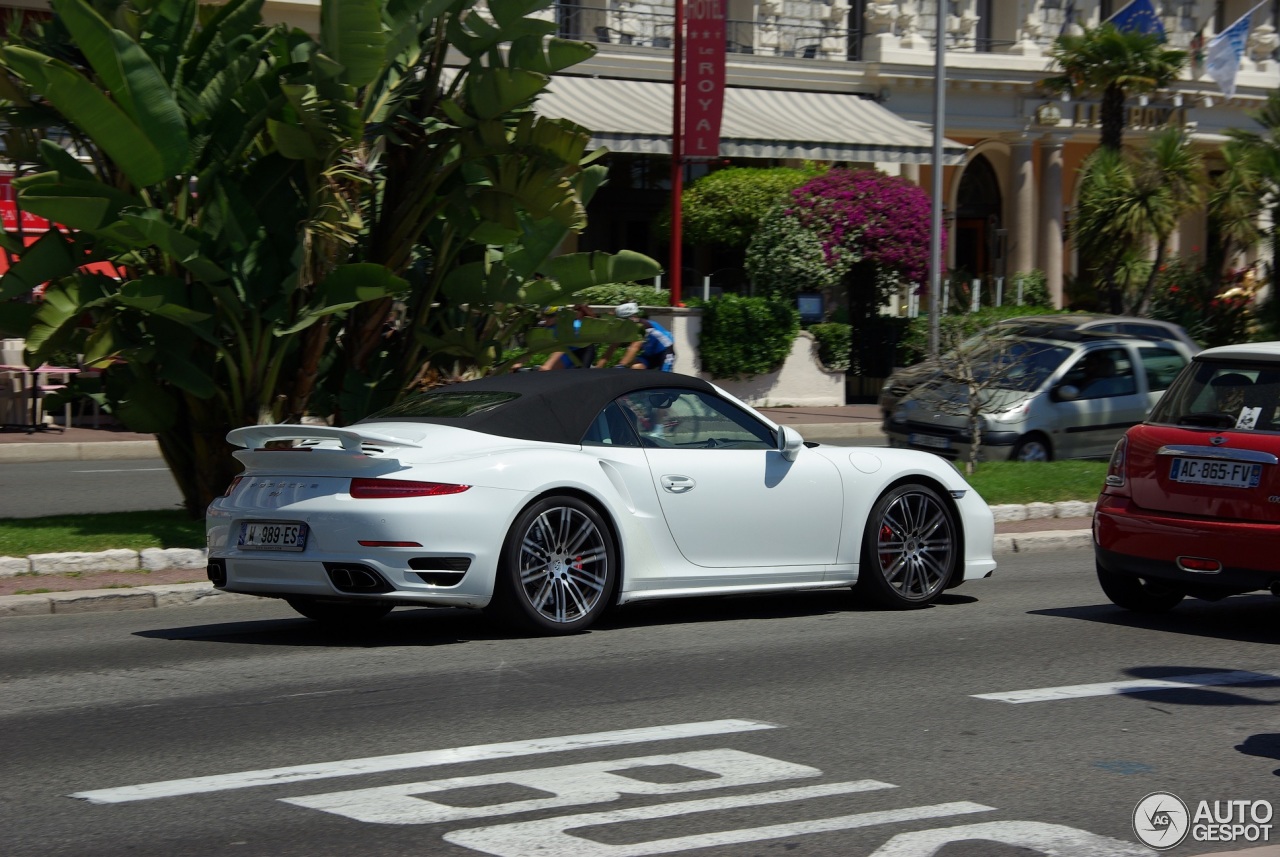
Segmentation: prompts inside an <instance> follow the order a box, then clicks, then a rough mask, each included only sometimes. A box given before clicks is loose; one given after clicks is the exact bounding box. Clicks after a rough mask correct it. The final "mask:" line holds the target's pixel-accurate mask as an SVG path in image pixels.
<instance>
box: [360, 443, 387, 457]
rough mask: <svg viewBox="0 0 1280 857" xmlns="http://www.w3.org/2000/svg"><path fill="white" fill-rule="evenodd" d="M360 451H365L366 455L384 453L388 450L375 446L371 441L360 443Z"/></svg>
mask: <svg viewBox="0 0 1280 857" xmlns="http://www.w3.org/2000/svg"><path fill="white" fill-rule="evenodd" d="M360 451H361V452H363V453H364V454H365V455H382V454H383V453H384V452H386V450H385V449H383V448H382V447H380V446H374V445H373V444H371V443H362V444H360Z"/></svg>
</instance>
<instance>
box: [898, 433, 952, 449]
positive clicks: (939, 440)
mask: <svg viewBox="0 0 1280 857" xmlns="http://www.w3.org/2000/svg"><path fill="white" fill-rule="evenodd" d="M907 440H908V441H910V443H911V444H912V445H913V446H927V447H929V448H930V449H950V448H951V439H950V438H945V437H938V436H937V435H932V434H911V435H908V436H907Z"/></svg>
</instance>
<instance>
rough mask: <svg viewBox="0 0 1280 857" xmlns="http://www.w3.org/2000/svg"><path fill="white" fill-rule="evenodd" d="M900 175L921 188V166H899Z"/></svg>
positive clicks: (904, 164)
mask: <svg viewBox="0 0 1280 857" xmlns="http://www.w3.org/2000/svg"><path fill="white" fill-rule="evenodd" d="M898 175H900V176H902V177H903V178H904V179H906V180H907V181H909V182H911V183H912V184H913V185H915V186H916V187H919V186H920V165H919V164H907V163H903V164H899V165H898Z"/></svg>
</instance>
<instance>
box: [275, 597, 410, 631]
mask: <svg viewBox="0 0 1280 857" xmlns="http://www.w3.org/2000/svg"><path fill="white" fill-rule="evenodd" d="M287 601H288V602H289V606H290V607H292V608H293V609H294V610H296V611H298V612H299V613H301V614H302V615H303V616H306V617H307V618H308V619H312V620H314V621H316V622H320V623H321V624H323V625H329V626H332V627H335V628H338V627H341V628H359V627H361V626H364V625H372V624H373V623H374V622H377V621H378V620H379V619H381V618H382V617H383V616H386V615H387V614H388V613H390V612H391V608H392V607H394V606H395V605H392V604H386V603H384V602H381V601H340V600H332V601H330V600H324V601H321V600H317V599H315V598H289V599H287Z"/></svg>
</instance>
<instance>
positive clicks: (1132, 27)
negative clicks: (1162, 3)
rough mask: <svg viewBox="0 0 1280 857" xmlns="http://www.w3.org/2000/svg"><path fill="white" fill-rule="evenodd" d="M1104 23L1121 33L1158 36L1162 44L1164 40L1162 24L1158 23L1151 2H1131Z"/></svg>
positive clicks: (1146, 0) (1158, 19) (1135, 0)
mask: <svg viewBox="0 0 1280 857" xmlns="http://www.w3.org/2000/svg"><path fill="white" fill-rule="evenodd" d="M1105 23H1107V24H1112V25H1114V26H1115V28H1116V29H1117V30H1119V31H1120V32H1122V33H1130V32H1132V33H1146V34H1147V35H1149V36H1151V35H1156V36H1159V37H1160V41H1162V42H1163V41H1164V40H1165V35H1164V24H1162V23H1160V17H1159V16H1158V15H1156V9H1155V7H1154V6H1153V5H1151V0H1133V2H1132V3H1130V4H1129V5H1128V6H1125V7H1124V8H1123V9H1121V10H1120V11H1119V12H1117V13H1115V14H1114V15H1112V16H1111V17H1110V18H1108V19H1107V20H1106V21H1105Z"/></svg>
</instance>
